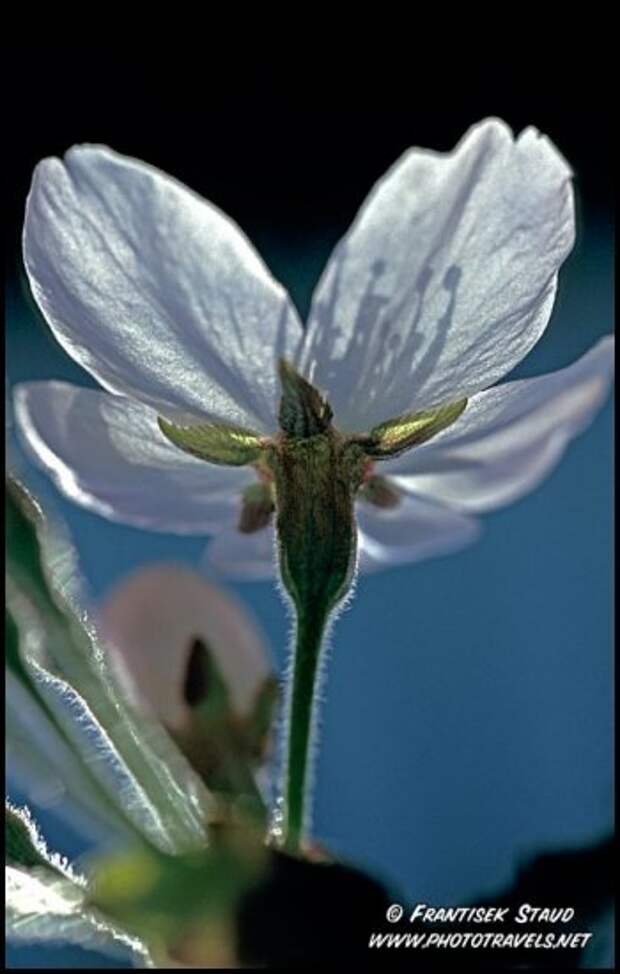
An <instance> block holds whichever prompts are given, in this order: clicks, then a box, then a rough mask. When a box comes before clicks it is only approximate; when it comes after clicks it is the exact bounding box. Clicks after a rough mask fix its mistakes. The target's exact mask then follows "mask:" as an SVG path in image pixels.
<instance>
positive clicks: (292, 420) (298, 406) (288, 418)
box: [278, 358, 333, 439]
mask: <svg viewBox="0 0 620 974" xmlns="http://www.w3.org/2000/svg"><path fill="white" fill-rule="evenodd" d="M278 371H279V374H280V382H281V384H282V398H281V399H280V412H279V414H278V421H279V423H280V428H281V429H282V431H283V432H284V433H286V434H287V436H291V437H295V438H297V439H305V438H307V437H309V436H317V435H318V434H319V433H325V431H326V430H327V429H328V427H329V424H330V421H331V419H332V416H333V413H332V409H331V406H330V405H329V403H328V402H327V400H326V399H324V398H323V396H322V395H321V393H320V392H319V391H318V390H317V389H315V388H314V386H313V385H311V384H310V383H309V382H307V381H306V379H304V378H303V377H302V376H301V375H299V373H298V372H297V371H296V370H295V369H294V368H293V366H292V365H291V364H290V362H287V361H286V359H283V358H282V359H280V361H279V363H278Z"/></svg>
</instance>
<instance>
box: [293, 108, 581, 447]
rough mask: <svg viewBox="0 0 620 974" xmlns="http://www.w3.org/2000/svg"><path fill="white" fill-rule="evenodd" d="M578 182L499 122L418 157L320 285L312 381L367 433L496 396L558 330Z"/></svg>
mask: <svg viewBox="0 0 620 974" xmlns="http://www.w3.org/2000/svg"><path fill="white" fill-rule="evenodd" d="M570 175H571V173H570V169H569V167H568V165H567V164H566V162H565V161H564V159H563V158H562V157H561V156H560V154H559V153H558V151H557V150H556V149H555V148H554V146H553V145H552V143H551V142H550V141H549V140H548V139H547V138H546V137H544V136H542V135H540V133H539V132H537V131H536V129H533V128H528V129H526V130H525V131H524V132H522V133H521V135H520V136H519V137H518V138H517V139H516V140H514V139H513V136H512V133H511V131H510V129H509V128H508V127H507V126H506V125H505V124H504V123H503V122H500V121H499V120H497V119H488V120H486V121H484V122H482V123H480V124H479V125H476V126H474V127H473V128H472V129H471V130H470V131H469V132H468V133H467V134H466V135H465V137H464V138H463V139H462V141H461V142H460V143H459V144H458V146H457V147H456V149H455V150H454V151H453V152H450V153H438V152H431V151H429V150H424V149H410V150H409V151H408V152H406V153H405V154H404V156H403V157H402V158H401V159H400V160H399V161H398V162H397V163H396V164H395V165H394V166H393V167H392V169H390V170H389V171H388V173H387V174H386V175H385V176H384V177H383V179H381V180H380V181H379V183H378V184H377V185H376V186H375V188H374V189H373V190H372V192H371V193H370V195H369V197H368V198H367V200H366V202H365V203H364V204H363V206H362V208H361V210H360V212H359V214H358V216H357V218H356V220H355V222H354V223H353V226H352V227H351V229H350V230H349V232H348V234H347V235H346V236H345V237H344V239H343V240H342V241H341V242H340V244H339V245H338V246H337V247H336V249H335V251H334V254H333V256H332V258H331V259H330V261H329V263H328V265H327V268H326V270H325V272H324V274H323V276H322V278H321V280H320V282H319V284H318V286H317V289H316V292H315V295H314V299H313V304H312V310H311V315H310V321H309V329H308V333H307V340H306V344H305V347H304V349H303V352H302V353H301V358H300V362H301V368H302V371H303V372H304V375H306V376H307V377H308V378H309V379H310V380H311V381H313V382H314V383H315V384H316V385H317V386H318V388H319V389H321V390H322V391H323V392H325V393H326V394H327V396H328V398H329V401H330V403H331V405H332V407H333V409H334V413H335V419H336V423H337V425H339V426H340V427H341V428H343V429H345V430H349V431H351V430H358V431H362V430H366V429H369V428H370V427H371V426H373V425H375V424H377V423H380V422H383V421H385V420H387V419H390V418H392V417H395V416H398V415H400V414H402V413H404V412H408V411H412V410H418V409H429V408H431V407H432V406H436V405H440V404H443V403H447V402H453V401H455V400H457V399H460V398H461V397H463V396H468V395H472V394H473V393H475V392H479V391H480V390H482V389H485V388H487V387H488V386H490V385H492V384H493V383H494V382H496V381H497V380H498V379H499V378H501V377H502V376H503V375H505V374H506V373H507V372H509V371H510V370H511V369H512V368H513V367H514V366H515V365H516V364H517V362H519V361H520V360H521V359H522V358H523V357H524V356H525V355H526V354H527V353H528V352H529V350H530V349H531V348H532V346H533V345H534V343H535V342H536V341H537V340H538V338H539V337H540V335H541V334H542V332H543V331H544V329H545V327H546V325H547V321H548V319H549V315H550V313H551V309H552V306H553V301H554V295H555V289H556V275H557V272H558V269H559V267H560V265H561V264H562V262H563V260H564V258H565V257H566V256H567V254H568V253H569V251H570V249H571V247H572V245H573V239H574V214H573V195H572V188H571V180H570Z"/></svg>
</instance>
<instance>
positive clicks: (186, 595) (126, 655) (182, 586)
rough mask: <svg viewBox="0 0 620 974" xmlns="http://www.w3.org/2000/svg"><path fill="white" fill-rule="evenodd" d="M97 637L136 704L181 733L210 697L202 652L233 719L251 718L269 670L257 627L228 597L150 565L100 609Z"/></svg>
mask: <svg viewBox="0 0 620 974" xmlns="http://www.w3.org/2000/svg"><path fill="white" fill-rule="evenodd" d="M99 615H100V622H101V628H102V634H103V635H104V637H105V638H106V640H107V641H108V643H109V644H110V646H111V652H112V653H113V654H114V662H115V665H116V668H117V669H119V670H120V671H121V676H123V675H124V678H125V684H126V687H127V690H128V692H130V693H131V695H132V697H133V699H134V702H135V703H136V704H137V705H138V706H141V707H146V708H148V709H149V710H150V711H152V712H153V713H154V714H155V715H156V716H157V717H158V718H159V719H160V720H161V721H162V723H164V724H165V725H166V726H167V727H169V728H170V729H172V730H178V731H183V730H184V729H186V728H187V726H188V725H189V724H190V723H191V721H192V712H193V710H194V708H195V707H196V706H197V705H198V704H200V703H201V702H203V701H204V699H206V698H207V697H208V695H209V694H210V692H211V691H213V690H214V684H213V680H211V686H210V685H209V679H208V674H207V672H206V669H205V665H204V658H203V654H202V653H201V652H200V651H199V648H200V649H203V650H204V649H206V650H207V652H208V654H209V656H210V658H211V659H212V661H213V662H214V664H215V666H216V668H217V670H218V672H219V673H220V674H221V678H222V680H223V683H224V684H225V687H226V690H227V693H228V696H229V699H230V705H231V708H232V711H233V713H234V714H236V715H237V716H238V717H247V716H249V715H250V714H251V713H252V711H253V709H254V707H255V704H256V701H257V699H258V697H259V695H260V692H261V689H262V687H263V684H264V683H265V681H266V680H267V679H268V678H269V677H270V675H271V666H270V664H269V661H268V654H267V650H266V647H265V642H264V640H263V638H262V636H261V635H260V633H259V632H258V629H257V627H256V625H255V623H254V622H253V621H252V620H251V619H250V618H249V616H248V615H247V613H246V611H245V610H244V609H243V607H242V606H241V605H240V604H239V603H238V602H237V600H236V599H234V598H233V597H232V596H231V595H230V594H229V593H226V592H224V591H222V589H220V588H217V587H216V586H214V585H213V584H212V583H210V582H207V581H205V580H204V579H203V578H201V577H200V576H199V575H198V574H196V573H195V572H193V571H191V570H189V569H187V568H182V567H180V566H175V565H155V566H151V567H149V568H146V569H143V570H140V571H138V572H136V574H135V575H133V576H132V577H131V578H129V579H128V580H127V581H125V582H123V583H121V584H120V585H119V586H118V587H117V588H116V589H115V590H114V591H113V592H112V593H111V594H110V595H109V596H108V598H107V599H106V600H105V601H104V603H103V604H102V605H101V607H100V612H99Z"/></svg>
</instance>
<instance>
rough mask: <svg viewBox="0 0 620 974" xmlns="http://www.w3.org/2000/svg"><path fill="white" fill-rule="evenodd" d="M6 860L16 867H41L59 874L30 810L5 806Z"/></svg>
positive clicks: (8, 804) (9, 805)
mask: <svg viewBox="0 0 620 974" xmlns="http://www.w3.org/2000/svg"><path fill="white" fill-rule="evenodd" d="M4 858H5V862H7V863H10V864H12V865H15V866H26V867H29V868H33V867H35V866H41V867H43V868H45V869H51V870H52V871H53V872H57V871H58V870H57V868H56V866H54V864H53V862H52V860H51V859H50V858H49V856H48V854H47V849H46V847H45V843H44V842H43V840H42V838H41V836H40V835H39V833H38V832H37V828H36V825H35V824H34V822H33V821H32V819H31V818H30V815H29V813H28V810H27V809H25V808H16V807H15V806H14V805H11V804H10V803H9V802H5V805H4Z"/></svg>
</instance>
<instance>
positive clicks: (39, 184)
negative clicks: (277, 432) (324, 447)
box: [24, 145, 301, 432]
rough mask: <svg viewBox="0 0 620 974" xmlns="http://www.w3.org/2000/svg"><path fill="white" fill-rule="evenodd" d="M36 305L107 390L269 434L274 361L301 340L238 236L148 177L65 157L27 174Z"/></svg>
mask: <svg viewBox="0 0 620 974" xmlns="http://www.w3.org/2000/svg"><path fill="white" fill-rule="evenodd" d="M24 258H25V263H26V270H27V272H28V276H29V278H30V283H31V287H32V291H33V294H34V296H35V299H36V301H37V303H38V305H39V307H40V308H41V310H42V311H43V314H44V315H45V317H46V319H47V321H48V322H49V324H50V327H51V328H52V330H53V332H54V334H55V336H56V338H57V339H58V341H59V342H60V343H61V344H62V345H63V347H64V348H65V349H66V351H67V352H68V353H69V354H70V355H71V356H72V357H73V358H74V359H76V361H78V362H79V363H80V365H82V366H84V368H85V369H87V370H88V371H89V372H91V373H92V375H94V376H95V378H97V379H98V381H99V382H100V383H101V384H102V385H103V386H104V387H105V388H107V389H109V390H111V391H113V392H118V393H123V394H127V395H132V396H135V397H136V398H138V399H139V400H141V401H142V402H144V403H148V404H149V405H151V406H153V407H155V408H156V409H159V411H160V412H163V413H164V414H166V415H167V416H168V417H169V418H171V419H174V418H175V411H176V412H180V413H196V414H197V415H198V416H199V417H202V418H204V417H208V418H210V419H215V420H220V421H224V422H226V421H228V422H231V423H237V424H238V425H241V426H250V427H252V428H256V429H257V431H259V432H265V431H272V430H274V429H275V428H276V414H277V405H278V400H279V385H278V382H277V378H276V362H277V359H278V356H285V357H287V358H291V357H292V356H293V354H294V351H295V348H296V347H297V344H298V342H299V339H300V336H301V327H300V324H299V321H298V318H297V315H296V312H295V310H294V308H293V306H292V304H291V302H290V300H289V298H288V295H287V294H286V291H285V290H284V289H283V288H282V287H281V286H280V285H279V284H278V283H277V282H276V281H275V280H274V279H273V278H272V276H271V274H270V273H269V271H268V269H267V267H266V266H265V264H264V263H263V261H262V260H261V259H260V257H259V256H258V255H257V254H256V252H255V251H254V249H253V248H252V246H251V245H250V243H249V241H248V240H247V239H246V237H245V236H244V235H243V234H242V232H241V231H240V230H239V228H238V227H237V226H236V224H235V223H233V221H232V220H230V219H228V217H226V216H225V215H224V214H223V213H221V212H220V211H219V210H218V209H217V208H216V207H214V206H212V205H211V204H210V203H208V202H206V200H203V199H201V198H200V197H199V196H197V195H195V194H194V193H192V192H191V191H190V190H188V189H187V188H186V187H184V186H183V185H181V184H180V183H178V182H176V181H175V180H173V179H171V178H170V177H168V176H166V175H165V174H164V173H162V172H159V171H158V170H157V169H154V168H153V167H151V166H147V165H145V164H144V163H141V162H138V161H137V160H135V159H130V158H127V157H125V156H121V155H118V154H117V153H115V152H112V151H111V150H110V149H107V148H105V147H103V146H91V145H84V146H74V147H73V148H72V149H70V150H69V151H68V152H67V153H66V155H65V157H64V160H63V161H61V160H60V159H56V158H50V159H44V160H43V161H42V162H41V163H40V164H39V165H38V166H37V168H36V170H35V174H34V177H33V182H32V188H31V191H30V195H29V197H28V204H27V209H26V223H25V227H24Z"/></svg>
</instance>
